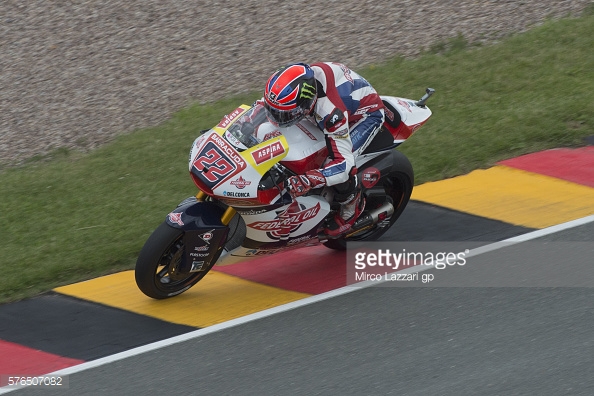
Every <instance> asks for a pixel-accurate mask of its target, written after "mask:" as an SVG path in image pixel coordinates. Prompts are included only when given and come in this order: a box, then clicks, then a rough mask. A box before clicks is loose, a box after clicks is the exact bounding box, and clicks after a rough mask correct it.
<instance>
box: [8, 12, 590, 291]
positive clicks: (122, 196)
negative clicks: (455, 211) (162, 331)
mask: <svg viewBox="0 0 594 396" xmlns="http://www.w3.org/2000/svg"><path fill="white" fill-rule="evenodd" d="M593 10H594V9H593ZM589 14H590V16H585V17H583V18H580V19H565V20H561V21H555V22H553V21H549V22H547V23H546V24H544V25H543V26H541V27H538V28H536V29H534V30H532V31H530V32H528V33H525V34H521V35H516V36H512V37H509V38H508V39H506V40H504V41H503V42H502V43H500V44H497V45H492V46H482V47H473V46H471V45H468V43H467V42H466V40H465V39H464V38H463V37H461V36H458V37H456V38H453V39H452V40H449V41H448V42H445V43H444V44H443V45H435V46H433V48H429V50H428V51H427V52H426V53H425V54H424V55H422V56H421V57H420V58H418V59H415V60H404V59H402V58H396V59H394V60H392V61H390V62H388V63H385V64H381V65H371V66H368V67H367V68H365V69H361V70H358V71H359V72H360V73H361V74H363V75H364V76H365V77H366V78H367V79H368V80H369V81H370V82H371V83H372V84H373V85H374V86H375V87H376V88H377V89H378V91H379V92H380V93H381V94H386V95H397V96H403V97H408V98H412V99H418V98H419V97H420V96H421V95H422V94H423V93H424V88H425V87H432V88H435V89H436V91H437V92H436V94H435V95H434V97H433V98H431V100H430V101H429V106H430V108H431V109H432V110H433V113H434V115H433V117H432V118H431V119H430V120H429V122H428V124H427V125H426V126H425V127H423V128H422V129H420V130H419V131H418V132H417V133H416V134H415V135H414V136H413V137H411V138H410V139H409V141H408V142H407V143H406V144H405V145H403V146H402V151H403V152H405V153H406V154H407V155H408V156H409V158H410V159H411V161H412V163H413V166H414V168H415V173H416V177H417V179H416V183H417V184H419V183H423V182H426V181H430V180H437V179H442V178H446V177H452V176H455V175H459V174H463V173H467V172H469V171H471V170H473V169H477V168H482V167H488V166H492V165H493V164H494V163H495V162H496V161H498V160H501V159H504V158H509V157H513V156H517V155H520V154H524V153H528V152H533V151H537V150H542V149H546V148H553V147H561V146H577V145H580V144H582V139H583V137H585V136H588V135H594V51H592V48H594V16H592V14H594V12H589ZM256 97H257V94H254V95H251V96H244V97H235V98H230V99H228V100H225V101H221V102H217V103H214V104H209V105H195V106H192V107H190V108H188V109H184V110H182V111H180V112H179V113H177V114H176V115H175V116H174V117H173V118H172V119H171V120H170V121H168V122H166V123H164V124H163V125H160V126H158V127H155V128H150V129H144V130H138V131H136V132H134V133H131V134H128V135H125V136H121V137H119V138H118V139H117V140H116V141H115V142H113V143H112V144H109V145H107V146H105V147H103V148H101V149H98V150H96V151H93V152H92V153H90V154H81V153H77V152H73V151H68V150H63V149H59V150H56V151H55V152H53V153H51V154H50V155H48V156H44V157H39V158H35V159H34V160H32V161H30V162H29V163H28V164H26V165H25V166H22V167H19V168H13V169H4V170H3V171H2V172H1V173H0V194H1V198H0V212H1V213H2V216H1V217H0V233H1V234H0V269H1V270H2V277H0V302H7V301H14V300H17V299H20V298H24V297H28V296H32V295H35V294H37V293H40V292H43V291H47V290H49V289H51V288H53V287H56V286H59V285H64V284H68V283H72V282H76V281H80V280H84V279H89V278H92V277H96V276H99V275H103V274H107V273H111V272H116V271H120V270H124V269H131V268H133V266H134V262H135V260H136V256H137V254H138V252H139V250H140V248H141V247H142V245H143V243H144V241H145V240H146V238H147V237H148V236H149V234H150V233H151V231H152V230H153V229H154V228H155V227H156V226H157V225H158V224H159V223H160V222H161V221H162V220H163V219H164V217H165V215H166V214H167V213H168V212H169V211H170V210H171V209H172V208H173V207H174V206H175V205H176V204H177V203H178V202H179V201H181V200H182V199H183V198H185V197H187V196H190V195H192V194H194V193H195V188H194V186H193V184H192V182H191V180H190V178H189V176H188V172H187V164H186V163H187V157H188V152H189V148H190V145H191V143H192V141H193V140H194V138H195V137H196V135H197V134H198V132H199V131H200V130H201V129H206V128H209V127H211V126H212V125H214V124H216V123H218V121H219V120H220V119H221V118H222V116H223V115H224V114H226V113H227V112H229V111H231V110H233V109H234V108H235V107H236V106H237V105H238V104H241V103H251V101H252V100H253V99H255V98H256ZM131 287H133V286H131Z"/></svg>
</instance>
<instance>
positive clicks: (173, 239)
mask: <svg viewBox="0 0 594 396" xmlns="http://www.w3.org/2000/svg"><path fill="white" fill-rule="evenodd" d="M183 237H184V231H183V230H180V229H179V228H174V227H171V226H170V225H168V224H167V223H166V222H163V223H161V225H160V226H159V227H157V229H156V230H155V231H153V233H152V234H151V236H150V237H149V238H148V239H147V241H146V243H145V244H144V246H143V248H142V250H141V251H140V254H139V255H138V259H137V261H136V269H135V277H136V284H137V285H138V288H139V289H140V290H141V291H142V292H143V293H144V294H146V295H147V296H149V297H151V298H154V299H158V300H160V299H164V298H169V297H173V296H177V295H178V294H181V293H183V292H185V291H186V290H188V289H189V288H190V287H192V286H194V285H195V284H196V283H198V282H199V281H200V280H201V279H202V278H203V277H204V276H205V275H206V274H207V273H208V271H209V270H210V267H209V268H207V269H206V270H204V271H200V272H191V273H186V274H180V273H177V272H176V271H177V269H178V268H179V265H180V263H181V260H182V259H183V257H184V255H185V245H184V241H183ZM211 267H212V266H211Z"/></svg>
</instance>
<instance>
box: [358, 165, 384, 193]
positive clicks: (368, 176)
mask: <svg viewBox="0 0 594 396" xmlns="http://www.w3.org/2000/svg"><path fill="white" fill-rule="evenodd" d="M380 175H381V173H380V171H379V170H378V169H377V168H374V167H370V168H367V169H365V170H364V171H363V174H362V177H361V183H362V184H363V186H364V187H365V188H371V187H373V186H375V185H376V184H377V182H378V181H379V179H380Z"/></svg>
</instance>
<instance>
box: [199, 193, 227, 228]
mask: <svg viewBox="0 0 594 396" xmlns="http://www.w3.org/2000/svg"><path fill="white" fill-rule="evenodd" d="M206 197H207V195H206V193H205V192H203V191H198V194H196V199H197V200H198V202H204V200H205V199H206ZM235 213H236V211H235V209H233V208H232V207H231V206H228V207H227V209H225V212H224V213H223V215H222V216H221V223H223V225H229V223H230V222H231V219H233V216H235Z"/></svg>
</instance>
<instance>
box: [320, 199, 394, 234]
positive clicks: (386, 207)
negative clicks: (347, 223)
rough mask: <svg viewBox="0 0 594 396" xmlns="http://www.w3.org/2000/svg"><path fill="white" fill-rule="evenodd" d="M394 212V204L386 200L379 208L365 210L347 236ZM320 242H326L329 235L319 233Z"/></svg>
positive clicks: (371, 225)
mask: <svg viewBox="0 0 594 396" xmlns="http://www.w3.org/2000/svg"><path fill="white" fill-rule="evenodd" d="M393 214H394V205H392V204H391V203H390V202H385V203H384V204H383V205H382V206H380V207H379V208H376V209H373V210H370V211H367V210H366V211H364V212H363V213H362V214H361V216H359V218H358V219H357V221H356V222H355V224H353V227H352V228H351V229H350V231H349V233H348V234H347V235H345V237H347V238H348V237H350V236H351V235H354V234H356V233H358V232H361V231H363V230H365V229H367V228H371V227H373V226H374V225H376V224H378V223H380V222H382V221H386V220H388V219H390V217H392V215H393ZM318 238H319V240H320V242H326V241H327V240H328V235H326V234H323V233H320V234H319V235H318Z"/></svg>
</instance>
